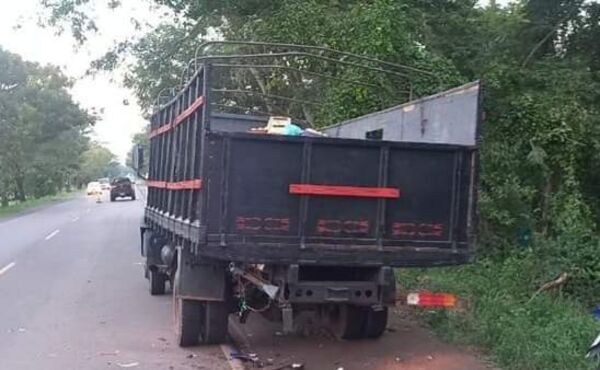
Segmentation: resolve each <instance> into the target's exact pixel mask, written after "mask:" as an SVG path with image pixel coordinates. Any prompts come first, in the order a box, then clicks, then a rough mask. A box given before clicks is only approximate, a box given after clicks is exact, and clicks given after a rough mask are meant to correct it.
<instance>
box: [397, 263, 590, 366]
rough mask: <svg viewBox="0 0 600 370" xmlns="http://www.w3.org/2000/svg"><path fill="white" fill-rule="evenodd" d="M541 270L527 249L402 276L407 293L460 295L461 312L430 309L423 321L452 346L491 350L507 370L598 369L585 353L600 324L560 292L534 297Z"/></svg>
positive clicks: (491, 354) (398, 272) (408, 272)
mask: <svg viewBox="0 0 600 370" xmlns="http://www.w3.org/2000/svg"><path fill="white" fill-rule="evenodd" d="M542 265H543V264H541V263H540V261H539V259H538V258H537V257H536V256H535V255H534V254H533V253H527V252H523V253H522V254H521V255H519V256H515V257H511V258H508V259H505V260H504V261H500V262H499V261H493V260H491V259H483V260H481V261H479V262H477V263H475V264H473V265H468V266H463V267H452V268H439V269H429V270H398V271H397V278H398V281H399V283H400V284H401V286H402V287H403V288H407V289H427V290H430V291H440V292H442V291H445V292H453V293H455V294H457V295H459V297H460V298H461V305H460V308H459V309H457V310H454V311H426V312H423V313H422V314H421V317H422V319H423V321H424V322H426V323H427V324H429V325H430V326H431V327H432V328H433V329H434V330H435V331H436V332H437V333H438V334H439V335H440V336H441V337H443V338H444V339H446V340H448V341H451V342H455V343H460V344H466V345H474V346H477V347H479V348H481V349H483V350H485V351H486V353H487V354H488V355H489V357H490V359H491V360H492V361H494V362H495V363H496V364H497V365H498V366H500V367H501V368H503V369H507V370H508V369H517V370H537V369H540V370H551V369H561V370H562V369H564V370H579V369H593V368H594V367H593V366H591V364H590V362H588V360H586V359H585V358H584V356H585V353H586V351H587V348H588V346H589V344H590V343H591V342H592V340H593V339H594V338H595V336H596V335H597V334H598V330H599V329H600V325H598V323H597V322H596V321H595V320H594V319H593V318H592V317H591V315H590V313H589V310H588V309H587V308H586V307H584V305H583V304H581V303H578V302H577V300H575V299H573V298H570V297H569V296H567V295H566V294H562V293H561V292H560V291H559V292H542V293H540V294H537V295H536V294H535V292H536V290H537V287H538V286H539V284H538V280H539V276H540V272H541V269H543V267H542ZM598 298H600V297H598Z"/></svg>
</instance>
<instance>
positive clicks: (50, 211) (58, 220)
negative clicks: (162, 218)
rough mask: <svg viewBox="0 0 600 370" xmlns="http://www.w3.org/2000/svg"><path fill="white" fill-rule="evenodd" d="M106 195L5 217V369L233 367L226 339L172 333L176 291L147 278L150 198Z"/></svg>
mask: <svg viewBox="0 0 600 370" xmlns="http://www.w3.org/2000/svg"><path fill="white" fill-rule="evenodd" d="M139 198H140V197H138V199H139ZM107 200H108V199H107V198H106V195H105V196H104V202H102V203H99V204H97V203H96V202H95V201H94V200H93V199H90V198H87V197H79V198H76V199H73V200H70V201H67V202H63V203H60V204H55V205H53V206H50V207H45V208H42V209H40V210H38V211H36V212H32V213H29V214H26V215H23V216H20V217H16V218H12V219H8V220H0V370H37V369H41V370H59V369H60V370H71V369H111V368H114V369H120V368H134V369H144V370H146V369H150V370H152V369H161V370H162V369H230V367H229V365H228V363H227V361H226V359H225V356H224V355H223V352H222V351H221V348H220V347H218V346H215V347H202V348H196V349H193V350H184V349H180V348H178V347H177V346H176V345H175V344H174V343H173V339H172V338H173V335H172V330H171V317H172V316H171V298H170V296H168V295H167V296H163V297H151V296H150V295H149V294H148V288H147V284H146V281H145V279H144V278H143V272H142V265H141V261H142V259H141V257H140V255H139V231H138V230H139V222H140V219H141V216H142V205H143V203H142V201H140V200H138V201H135V202H132V201H128V200H124V201H118V202H115V203H110V202H108V201H107Z"/></svg>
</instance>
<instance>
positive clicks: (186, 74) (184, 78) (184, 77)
mask: <svg viewBox="0 0 600 370" xmlns="http://www.w3.org/2000/svg"><path fill="white" fill-rule="evenodd" d="M213 45H219V46H225V45H237V46H262V47H271V48H285V49H292V50H294V51H284V52H276V53H273V52H270V53H254V54H222V55H203V54H205V53H206V50H207V48H209V47H210V46H213ZM303 50H309V51H315V52H319V53H321V54H324V53H329V54H333V55H338V56H340V58H339V59H336V58H332V57H329V56H324V55H320V54H316V53H311V52H306V51H303ZM199 54H200V56H199ZM288 57H289V58H296V57H301V58H312V59H317V60H320V61H323V62H327V63H333V64H338V65H345V66H348V67H352V68H359V69H363V70H369V71H373V72H378V73H383V74H386V75H388V76H390V77H391V78H398V79H401V80H403V81H405V83H407V84H408V87H409V90H408V91H407V90H397V91H396V93H404V94H408V100H411V99H413V85H412V76H411V75H409V74H407V73H405V72H399V71H398V70H404V71H410V72H413V73H418V74H422V75H425V76H430V77H434V78H436V79H437V80H438V81H439V82H440V83H441V78H440V77H439V76H437V75H436V74H435V73H433V72H431V71H427V70H423V69H419V68H415V67H411V66H407V65H404V64H400V63H393V62H388V61H383V60H379V59H376V58H372V57H367V56H362V55H358V54H355V53H350V52H344V51H339V50H335V49H331V48H328V47H323V46H311V45H297V44H287V43H271V42H259V41H207V42H204V43H202V44H200V45H199V46H198V47H197V48H196V50H195V51H194V58H193V59H191V60H190V61H189V62H188V63H187V64H186V66H185V67H184V69H183V71H182V72H181V75H180V78H179V85H178V86H176V87H173V88H170V89H163V90H161V91H160V92H159V94H158V96H157V98H156V102H157V104H158V105H160V104H161V97H162V96H163V95H162V94H163V93H164V90H169V92H170V96H171V97H174V96H176V95H177V92H176V91H177V90H182V89H183V88H185V87H186V85H187V83H189V81H190V79H191V78H193V77H194V76H195V75H196V74H197V73H198V67H199V62H200V61H211V60H214V61H227V60H240V59H246V58H257V59H272V58H284V59H285V58H288ZM344 58H347V59H355V60H360V61H362V62H363V63H357V62H352V61H348V60H344ZM367 63H374V64H375V65H377V66H379V67H377V66H370V65H367ZM213 65H214V66H216V67H223V68H240V69H243V68H256V69H281V70H288V71H292V72H295V73H299V74H303V75H307V76H313V77H317V78H323V79H330V80H337V81H341V82H345V83H349V84H354V85H362V86H368V87H372V88H378V87H381V86H380V85H376V84H373V83H369V82H366V81H361V80H356V79H348V78H343V77H338V76H331V75H328V74H325V73H319V72H314V71H309V70H303V69H300V68H295V67H292V66H287V65H277V64H244V63H214V64H213ZM381 66H385V67H388V68H392V69H386V68H382V67H381ZM190 71H193V72H190ZM223 91H225V90H223ZM238 92H239V91H238ZM243 92H244V93H246V94H253V95H265V96H266V95H272V96H269V97H270V98H274V99H279V98H285V100H287V101H297V102H299V103H301V101H300V100H298V99H294V98H289V97H283V96H280V95H275V94H264V93H260V92H254V91H250V90H249V91H247V92H246V91H243ZM240 93H241V92H240Z"/></svg>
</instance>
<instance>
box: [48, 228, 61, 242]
mask: <svg viewBox="0 0 600 370" xmlns="http://www.w3.org/2000/svg"><path fill="white" fill-rule="evenodd" d="M59 232H60V230H58V229H56V230H54V231H53V232H51V233H50V234H48V236H47V237H46V238H45V239H46V240H50V239H52V238H54V237H55V236H56V234H58V233H59Z"/></svg>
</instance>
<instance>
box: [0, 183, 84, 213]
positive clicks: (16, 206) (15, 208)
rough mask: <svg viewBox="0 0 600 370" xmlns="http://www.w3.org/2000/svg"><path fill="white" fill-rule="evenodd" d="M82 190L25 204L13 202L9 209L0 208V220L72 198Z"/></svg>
mask: <svg viewBox="0 0 600 370" xmlns="http://www.w3.org/2000/svg"><path fill="white" fill-rule="evenodd" d="M81 192H82V191H81V190H75V191H70V192H63V193H59V194H56V195H48V196H45V197H41V198H32V199H27V200H26V201H24V202H11V204H9V205H8V206H7V207H0V219H2V218H4V217H8V216H13V215H16V214H19V213H21V212H25V211H27V210H30V209H32V208H36V207H40V206H43V205H46V204H49V203H52V202H56V201H60V200H64V199H68V198H71V197H73V196H75V195H77V194H81Z"/></svg>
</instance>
